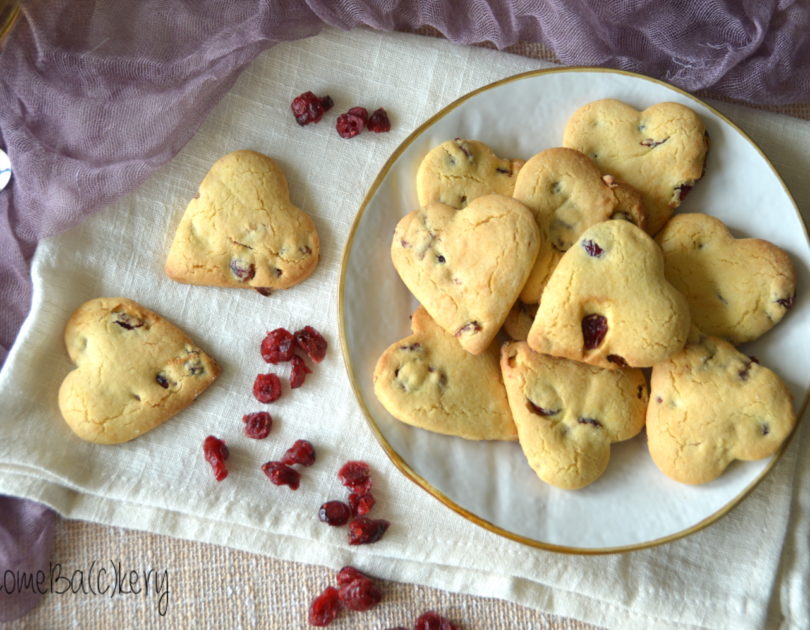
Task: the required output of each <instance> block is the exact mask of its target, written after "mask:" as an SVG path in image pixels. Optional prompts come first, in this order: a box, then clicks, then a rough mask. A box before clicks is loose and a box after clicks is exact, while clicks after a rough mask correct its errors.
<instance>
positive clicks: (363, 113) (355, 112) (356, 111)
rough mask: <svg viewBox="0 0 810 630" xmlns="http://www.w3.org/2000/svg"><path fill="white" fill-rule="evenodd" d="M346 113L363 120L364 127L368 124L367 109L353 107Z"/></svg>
mask: <svg viewBox="0 0 810 630" xmlns="http://www.w3.org/2000/svg"><path fill="white" fill-rule="evenodd" d="M346 113H347V114H351V115H352V116H357V117H358V118H362V119H363V124H364V125H365V124H366V123H367V122H368V110H367V109H366V108H365V107H352V108H351V109H350V110H349V111H348V112H346Z"/></svg>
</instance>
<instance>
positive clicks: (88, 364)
mask: <svg viewBox="0 0 810 630" xmlns="http://www.w3.org/2000/svg"><path fill="white" fill-rule="evenodd" d="M65 346H66V347H67V351H68V355H69V356H70V359H71V360H72V361H73V362H74V363H75V364H76V369H75V370H73V371H71V372H70V373H68V375H67V376H66V377H65V380H64V381H62V385H61V387H60V388H59V409H60V411H61V412H62V416H63V417H64V419H65V421H66V422H67V424H68V426H70V428H71V429H72V430H73V432H74V433H76V435H78V436H79V437H80V438H82V439H83V440H87V441H89V442H95V443H97V444H118V443H120V442H127V441H129V440H132V439H133V438H136V437H138V436H139V435H143V434H144V433H146V432H147V431H150V430H152V429H154V428H155V427H157V426H158V425H160V424H163V423H164V422H166V420H168V419H169V418H171V417H172V416H174V415H175V414H177V413H178V412H180V411H181V410H183V409H185V408H186V407H187V406H188V405H190V404H191V403H192V402H194V400H195V399H196V398H197V396H199V395H200V394H201V393H202V392H203V391H205V389H206V388H207V387H208V386H209V385H210V384H211V383H212V382H213V381H214V379H216V377H217V376H218V375H219V367H218V366H217V364H216V362H215V361H214V359H213V358H211V357H210V356H209V355H208V354H206V353H205V352H204V351H203V350H201V349H200V348H199V347H198V346H196V345H195V344H194V343H193V342H192V341H191V340H190V339H189V338H188V336H187V335H186V334H185V333H184V332H183V331H182V330H180V329H179V328H177V327H176V326H175V325H174V324H172V323H170V322H168V321H167V320H165V319H164V318H163V317H161V316H160V315H158V314H157V313H154V312H152V311H150V310H149V309H146V308H144V307H143V306H141V305H140V304H138V303H137V302H133V301H132V300H129V299H127V298H96V299H94V300H90V301H89V302H85V303H84V304H82V305H81V306H80V307H79V308H78V309H77V310H76V312H74V313H73V315H72V316H71V317H70V319H69V320H68V322H67V325H66V327H65Z"/></svg>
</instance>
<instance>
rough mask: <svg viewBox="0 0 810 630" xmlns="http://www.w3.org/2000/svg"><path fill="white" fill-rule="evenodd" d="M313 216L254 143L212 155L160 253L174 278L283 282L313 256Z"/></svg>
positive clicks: (314, 260)
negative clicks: (163, 252) (248, 148)
mask: <svg viewBox="0 0 810 630" xmlns="http://www.w3.org/2000/svg"><path fill="white" fill-rule="evenodd" d="M319 255H320V240H319V238H318V232H317V230H316V228H315V224H314V223H313V221H312V219H311V218H310V217H309V215H308V214H306V213H305V212H304V211H303V210H301V209H299V208H298V207H296V206H295V205H294V204H293V203H292V202H291V201H290V194H289V190H288V188H287V180H286V178H285V177H284V173H282V171H281V169H280V168H279V167H278V165H277V164H276V162H275V161H273V160H272V159H271V158H269V157H267V156H266V155H262V154H261V153H256V152H255V151H234V152H233V153H229V154H227V155H225V156H224V157H222V158H220V159H219V160H217V161H216V162H215V163H214V165H213V166H212V167H211V170H210V171H208V174H207V175H206V176H205V178H204V179H203V180H202V183H200V187H199V190H198V191H197V193H196V194H195V195H194V198H193V199H192V200H191V202H190V203H189V204H188V207H187V208H186V211H185V213H184V214H183V217H182V219H181V220H180V224H179V225H178V227H177V232H176V233H175V236H174V240H173V242H172V245H171V248H170V249H169V254H168V257H167V259H166V265H165V269H166V274H167V275H168V276H169V277H170V278H172V279H173V280H177V281H178V282H186V283H189V284H199V285H208V286H218V287H232V288H254V289H264V290H271V289H287V288H289V287H291V286H294V285H296V284H298V283H300V282H302V281H303V280H305V279H306V278H308V277H309V276H310V275H311V274H312V272H313V271H314V270H315V267H316V266H317V264H318V258H319Z"/></svg>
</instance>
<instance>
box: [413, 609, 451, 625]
mask: <svg viewBox="0 0 810 630" xmlns="http://www.w3.org/2000/svg"><path fill="white" fill-rule="evenodd" d="M413 630H458V626H456V625H455V624H454V623H452V622H451V621H450V620H449V619H445V618H444V617H442V616H441V615H440V614H439V613H437V612H434V611H432V610H429V611H428V612H426V613H424V614H422V615H421V616H420V617H419V618H418V619H417V620H416V624H415V625H414V627H413Z"/></svg>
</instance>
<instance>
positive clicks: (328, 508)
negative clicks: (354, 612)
mask: <svg viewBox="0 0 810 630" xmlns="http://www.w3.org/2000/svg"><path fill="white" fill-rule="evenodd" d="M351 517H352V509H351V508H350V507H349V506H348V505H346V504H345V503H344V502H343V501H327V502H326V503H324V504H323V505H322V506H321V507H320V508H319V509H318V519H319V520H320V521H321V522H322V523H326V524H327V525H331V526H332V527H340V526H342V525H345V524H346V523H348V522H349V519H350V518H351ZM338 583H340V582H338Z"/></svg>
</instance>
